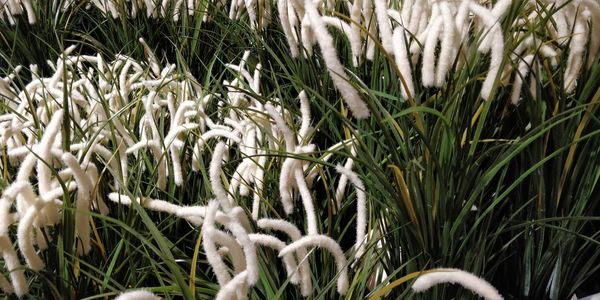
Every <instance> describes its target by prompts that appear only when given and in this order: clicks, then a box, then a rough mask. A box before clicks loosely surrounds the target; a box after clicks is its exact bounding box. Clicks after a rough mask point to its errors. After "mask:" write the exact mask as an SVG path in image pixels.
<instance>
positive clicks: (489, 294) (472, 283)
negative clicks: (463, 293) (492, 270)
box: [412, 269, 504, 300]
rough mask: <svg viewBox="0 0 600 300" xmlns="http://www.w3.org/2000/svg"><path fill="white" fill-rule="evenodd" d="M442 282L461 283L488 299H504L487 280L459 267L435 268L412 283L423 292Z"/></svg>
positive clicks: (416, 290) (418, 290) (414, 287)
mask: <svg viewBox="0 0 600 300" xmlns="http://www.w3.org/2000/svg"><path fill="white" fill-rule="evenodd" d="M442 283H453V284H460V285H461V286H463V287H465V288H467V289H469V290H471V291H473V292H474V293H476V294H477V295H479V296H481V297H483V298H484V299H486V300H502V299H504V298H503V297H502V296H501V295H500V294H499V293H498V290H496V288H494V287H493V286H492V285H491V284H489V283H488V282H487V281H485V280H483V279H481V278H479V277H477V276H475V275H473V274H471V273H468V272H465V271H463V270H459V269H434V270H431V272H427V273H425V274H422V275H420V276H419V277H418V278H417V280H415V282H414V283H413V285H412V289H413V290H414V291H415V292H423V291H426V290H428V289H429V288H431V287H432V286H434V285H437V284H442Z"/></svg>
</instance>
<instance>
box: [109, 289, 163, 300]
mask: <svg viewBox="0 0 600 300" xmlns="http://www.w3.org/2000/svg"><path fill="white" fill-rule="evenodd" d="M160 299H161V298H160V297H158V296H156V295H154V294H153V293H152V292H150V291H147V290H135V291H129V292H124V293H122V294H120V295H119V296H118V297H116V298H115V299H114V300H160Z"/></svg>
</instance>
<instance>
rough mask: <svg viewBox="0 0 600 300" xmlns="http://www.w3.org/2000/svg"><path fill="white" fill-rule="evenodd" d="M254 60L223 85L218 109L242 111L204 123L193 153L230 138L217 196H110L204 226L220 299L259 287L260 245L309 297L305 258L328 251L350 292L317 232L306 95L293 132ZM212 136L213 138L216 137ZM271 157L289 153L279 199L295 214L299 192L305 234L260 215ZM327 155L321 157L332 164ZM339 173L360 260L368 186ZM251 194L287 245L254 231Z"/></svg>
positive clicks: (340, 256)
mask: <svg viewBox="0 0 600 300" xmlns="http://www.w3.org/2000/svg"><path fill="white" fill-rule="evenodd" d="M248 56H249V52H246V53H245V54H244V57H243V59H242V62H241V63H240V64H239V65H232V64H230V65H228V67H229V68H230V69H232V70H234V71H235V72H236V73H237V75H238V77H237V78H236V79H234V80H233V81H231V82H229V81H226V82H225V86H228V87H229V91H228V92H227V94H226V95H224V97H223V98H224V100H223V102H226V103H222V104H221V103H220V105H221V106H225V105H227V106H228V107H231V108H236V109H229V111H228V113H227V111H225V110H220V111H219V112H220V115H219V117H218V119H219V120H221V121H222V123H223V124H226V125H223V124H219V123H217V122H214V123H213V121H210V120H209V119H207V120H206V122H207V124H209V127H210V128H211V129H210V130H209V131H206V132H205V133H204V134H202V136H203V137H201V138H199V139H198V144H196V146H195V150H194V153H195V154H196V153H199V151H201V148H202V146H203V145H204V144H205V143H206V139H208V138H210V137H217V136H218V137H219V138H221V139H222V140H224V141H221V142H219V143H218V144H217V145H216V147H215V148H214V149H213V151H212V159H211V162H210V165H209V175H210V181H211V187H212V191H213V193H214V195H215V199H214V200H211V201H210V202H209V203H208V205H207V206H178V205H174V204H172V203H169V202H166V201H164V200H158V199H149V198H143V199H140V198H136V199H135V200H132V199H131V198H130V197H128V196H126V195H123V194H119V193H111V194H110V195H109V199H110V200H112V201H114V202H117V203H121V204H124V205H131V204H132V202H133V201H135V202H137V203H139V204H140V205H142V206H143V207H145V208H147V209H151V210H154V211H159V212H165V213H169V214H172V215H175V216H178V217H180V218H184V219H186V220H187V221H189V222H190V223H192V224H195V225H202V234H203V236H202V240H203V247H204V250H205V253H206V255H207V260H208V262H209V264H210V265H211V266H212V268H213V271H214V272H215V274H216V276H217V280H218V282H219V285H220V286H221V290H220V292H219V294H218V295H217V299H246V297H247V293H248V288H250V287H252V286H253V285H255V284H256V283H257V280H258V262H257V253H256V251H257V248H258V247H268V248H272V249H274V250H275V251H278V252H279V256H280V257H281V258H282V262H283V264H284V265H285V268H286V271H287V273H288V275H289V278H290V282H291V283H292V284H295V285H299V286H300V289H301V292H302V294H303V295H305V296H308V295H309V294H310V292H311V290H312V283H311V278H310V274H311V271H310V266H309V264H308V262H307V261H306V256H307V254H308V250H307V247H311V246H316V247H322V248H325V249H326V250H328V251H329V252H331V253H332V255H333V257H334V258H335V261H336V265H337V268H338V271H339V273H340V274H339V277H338V292H339V293H340V294H344V293H345V292H346V291H347V289H348V285H349V282H348V275H347V259H346V256H345V254H344V252H343V251H342V249H341V248H340V246H339V245H338V244H337V243H336V242H335V240H333V239H332V238H330V237H328V236H326V235H323V234H320V233H319V231H318V227H317V216H316V211H315V207H314V199H313V196H312V193H311V191H310V185H311V183H312V180H313V179H314V176H315V174H316V173H317V171H318V170H317V167H316V166H313V167H310V166H309V164H308V163H307V161H305V160H302V159H301V157H302V156H306V155H310V154H311V153H312V152H314V150H315V145H314V144H310V136H311V127H310V122H311V116H310V108H309V100H308V97H307V95H306V93H304V92H301V93H300V95H299V98H300V107H301V113H302V118H301V125H300V129H299V131H298V133H294V131H293V130H292V129H291V128H290V127H289V126H288V124H287V122H286V119H288V117H289V113H287V111H286V110H285V109H283V108H282V107H281V106H280V105H277V106H274V104H276V102H275V103H267V104H264V105H263V104H262V103H261V102H259V101H258V100H256V98H257V97H256V96H258V95H260V89H259V87H260V84H259V83H260V72H259V70H260V65H258V66H257V68H256V69H255V71H254V73H253V75H251V72H250V71H248V70H247V69H246V63H245V61H246V59H247V58H248ZM274 100H277V99H274ZM211 132H214V133H213V134H210V133H211ZM280 139H283V145H281V146H279V144H280ZM199 144H200V146H198V145H199ZM233 147H236V148H237V150H238V153H239V156H241V157H242V160H241V162H240V163H239V164H238V165H237V167H236V168H235V171H234V173H233V175H232V176H231V177H230V178H228V180H226V181H225V182H226V183H227V184H225V183H224V182H223V179H224V177H223V176H224V172H223V168H222V167H223V161H224V160H227V157H229V155H228V152H229V150H230V149H232V148H233ZM334 147H336V148H339V147H341V146H339V145H335V146H334ZM269 152H271V153H286V157H285V158H284V159H283V161H282V162H281V171H280V174H279V193H280V201H281V203H282V206H283V208H284V211H285V213H286V214H291V213H292V212H293V211H294V209H295V208H294V193H295V192H296V191H297V193H298V194H299V197H300V199H301V200H302V206H303V209H304V213H305V216H306V223H307V234H306V235H304V236H303V235H302V233H301V230H300V229H299V228H298V227H297V226H296V225H294V224H292V223H290V222H288V221H286V220H283V219H272V218H268V217H261V213H260V211H259V208H260V202H261V201H269V198H272V197H270V196H269V195H265V194H263V192H262V188H263V184H264V177H263V176H264V172H265V164H266V162H267V158H268V156H267V155H268V154H269ZM329 157H330V156H329ZM329 157H325V158H323V159H324V160H328V159H329ZM198 167H201V166H198ZM337 170H338V172H339V173H340V174H341V177H342V178H341V180H340V184H339V187H338V191H339V192H338V195H339V197H343V192H344V187H345V186H346V184H347V181H348V180H349V181H350V182H351V183H353V184H354V186H355V188H356V195H357V200H358V201H357V205H358V207H357V209H358V214H359V216H358V223H357V232H356V235H357V240H356V247H355V248H356V249H355V250H356V257H357V258H358V257H360V256H361V255H362V253H363V252H364V249H363V248H364V246H363V243H364V242H365V241H364V240H365V233H366V226H367V225H366V222H367V211H366V193H365V191H364V189H365V187H364V184H363V183H362V181H361V180H360V179H359V178H358V176H357V175H356V174H355V173H354V172H353V171H352V170H351V164H350V165H348V164H347V165H346V166H345V167H342V166H338V167H337ZM225 178H226V177H225ZM344 178H345V179H344ZM252 185H253V186H252ZM226 186H228V188H226ZM250 193H253V195H252V196H253V204H252V214H251V215H252V220H253V221H255V222H256V223H255V224H256V227H258V228H259V229H262V230H265V231H280V232H283V233H285V234H286V235H287V236H288V237H289V242H286V241H282V240H280V239H278V238H276V237H275V236H273V235H269V234H267V233H255V232H253V231H252V228H253V227H252V226H251V223H252V221H250V219H249V218H248V217H247V216H246V214H245V212H244V210H243V209H242V207H240V206H239V204H238V200H237V199H238V197H237V195H239V196H249V195H250ZM226 255H228V256H229V257H230V260H231V261H232V264H233V274H231V273H230V272H229V271H228V269H227V266H226V264H225V262H224V258H223V257H224V256H226Z"/></svg>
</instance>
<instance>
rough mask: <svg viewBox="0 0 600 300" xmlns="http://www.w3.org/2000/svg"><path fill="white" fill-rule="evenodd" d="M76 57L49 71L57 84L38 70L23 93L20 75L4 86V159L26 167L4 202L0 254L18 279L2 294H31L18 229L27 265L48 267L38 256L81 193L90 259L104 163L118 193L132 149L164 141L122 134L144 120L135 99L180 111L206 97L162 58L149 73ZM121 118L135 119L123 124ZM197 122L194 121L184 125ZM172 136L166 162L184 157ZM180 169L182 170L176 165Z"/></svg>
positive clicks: (83, 239)
mask: <svg viewBox="0 0 600 300" xmlns="http://www.w3.org/2000/svg"><path fill="white" fill-rule="evenodd" d="M73 50H74V47H71V48H69V49H67V50H65V51H64V53H63V55H62V56H61V57H60V58H59V59H58V60H57V61H56V62H49V65H50V67H51V68H52V69H53V70H54V75H52V76H51V77H47V78H41V77H39V76H38V75H37V73H36V69H37V67H36V66H30V69H31V71H32V75H33V76H32V77H33V78H32V79H31V81H30V82H29V83H28V84H27V85H26V86H25V87H24V88H23V89H22V90H18V89H17V88H16V85H15V84H14V83H13V80H14V78H15V77H16V76H17V73H18V72H19V71H20V70H21V69H22V68H21V67H18V68H16V69H15V72H14V74H11V75H10V76H8V77H6V78H2V79H0V99H2V101H3V102H4V103H5V104H6V106H7V107H8V109H9V112H8V113H6V114H4V115H1V116H0V148H1V149H2V154H0V155H1V156H5V158H7V160H8V162H9V163H10V164H11V165H12V166H18V165H20V167H19V169H18V172H17V174H16V177H15V178H14V180H13V181H12V182H11V183H10V185H9V186H8V187H6V188H5V189H4V190H3V191H2V197H1V198H0V250H1V251H0V252H1V253H2V257H3V258H4V261H5V266H6V267H7V269H8V270H9V271H10V277H11V279H12V284H10V283H9V282H8V281H7V280H6V278H5V277H4V276H2V275H0V288H2V290H4V291H5V292H14V293H16V294H17V295H19V296H20V295H23V294H25V293H26V292H27V285H26V281H25V277H24V273H23V269H22V267H21V265H20V262H19V259H18V257H17V254H16V252H15V250H14V249H13V245H12V242H11V236H10V233H9V232H10V231H9V228H10V227H11V225H13V224H16V225H17V241H18V249H19V250H20V252H21V254H22V256H23V258H24V259H25V262H26V264H27V266H28V267H29V268H31V269H32V270H35V271H39V270H41V269H42V268H43V267H44V264H43V262H42V260H41V259H40V257H39V256H38V253H37V252H36V249H35V247H36V246H37V248H38V249H39V250H43V249H45V248H46V247H47V241H48V239H49V238H51V235H50V233H49V231H48V228H49V227H50V226H53V225H55V224H57V223H58V222H59V221H60V220H61V218H60V213H61V210H62V209H63V201H62V200H61V199H62V198H63V196H65V195H66V194H68V193H70V192H72V191H76V194H75V198H74V199H75V201H74V202H75V204H76V207H75V208H76V219H75V222H76V234H77V238H78V245H77V252H78V254H79V255H82V254H86V253H88V252H89V251H90V248H91V242H90V217H89V211H90V209H96V210H98V211H100V212H101V213H102V214H106V213H108V207H107V206H106V204H105V203H104V201H103V200H102V196H101V195H98V194H97V189H96V187H95V185H96V184H97V183H98V181H99V180H100V173H101V172H99V171H103V170H102V169H103V167H100V168H99V167H97V166H96V164H95V161H98V160H99V161H101V162H102V163H104V164H106V165H107V169H108V170H109V172H110V173H111V174H112V179H113V181H114V186H115V187H116V188H118V187H119V186H120V185H121V184H123V183H126V182H127V152H126V149H127V148H128V147H134V146H136V145H138V144H139V142H138V143H137V144H136V140H139V139H141V140H142V141H147V140H149V141H152V142H156V141H157V139H158V137H156V136H152V134H146V132H147V131H150V130H146V129H147V128H145V127H144V128H141V133H140V135H139V136H136V135H135V134H133V133H131V132H129V131H128V130H127V129H126V126H124V125H123V124H126V123H125V122H128V120H129V119H130V118H131V119H135V111H133V110H131V106H132V105H134V103H135V101H139V100H138V99H137V98H136V99H132V97H134V96H136V95H141V101H145V102H144V103H151V104H152V105H164V106H170V107H175V105H176V103H174V102H175V101H179V102H181V103H183V102H185V101H183V100H179V99H182V98H187V99H196V98H197V95H198V94H199V93H200V90H199V86H198V85H197V84H196V83H195V82H194V81H193V80H192V79H190V78H183V79H181V80H180V79H179V78H178V77H180V76H178V75H176V73H175V72H174V66H169V67H167V68H164V69H162V70H160V69H159V68H158V64H157V62H156V60H155V58H154V57H153V56H151V57H150V59H149V61H150V62H149V64H148V65H149V66H146V64H140V63H138V62H136V61H134V60H133V59H131V58H129V57H126V56H122V55H121V56H117V58H116V59H115V60H114V61H112V62H109V63H107V62H104V59H103V58H102V56H100V55H97V56H89V55H70V54H71V52H72V51H73ZM149 69H150V70H149ZM136 97H137V96H136ZM147 99H152V100H147ZM151 101H155V102H151ZM64 103H68V108H65V107H63V104H64ZM182 106H184V105H182ZM180 107H181V106H180ZM120 113H123V115H125V116H126V118H124V119H121V116H120V115H119V114H120ZM173 115H175V114H173ZM144 116H145V117H149V115H148V114H146V115H144ZM188 118H190V116H189V115H187V116H182V118H181V119H183V120H187V119H188ZM148 122H149V123H154V122H155V120H152V121H148ZM178 122H179V123H178ZM174 123H175V124H174V125H173V126H171V127H170V129H171V132H175V131H178V130H180V128H179V127H180V126H183V127H185V126H184V125H180V123H186V124H187V123H190V122H185V121H182V120H180V119H177V122H175V121H174ZM65 124H68V130H67V129H66V128H67V127H66V126H65ZM108 128H114V131H111V130H109V129H108ZM68 132H71V134H68ZM171 132H170V133H171ZM147 136H150V138H148V137H147ZM171 136H173V138H172V139H171V140H172V144H174V145H173V146H170V147H165V146H164V144H163V142H161V144H160V146H159V150H160V151H161V153H162V149H167V150H165V151H171V153H174V152H176V149H178V148H177V145H179V144H178V143H177V141H179V140H178V135H177V134H175V133H171ZM163 141H164V139H163ZM149 143H150V142H149ZM174 149H175V150H174ZM161 155H162V154H161ZM172 157H173V155H172ZM175 157H176V155H175ZM161 160H164V159H161ZM171 162H172V163H173V165H176V164H177V163H178V161H177V160H176V159H172V160H171ZM34 168H35V170H34ZM174 169H175V168H174ZM162 176H166V175H165V174H160V173H159V178H162ZM175 177H177V176H175ZM35 182H37V188H36V185H35Z"/></svg>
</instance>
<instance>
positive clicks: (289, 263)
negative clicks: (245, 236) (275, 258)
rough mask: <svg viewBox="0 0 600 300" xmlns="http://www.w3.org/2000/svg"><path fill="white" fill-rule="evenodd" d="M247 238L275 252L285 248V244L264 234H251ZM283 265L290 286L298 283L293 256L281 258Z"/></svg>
mask: <svg viewBox="0 0 600 300" xmlns="http://www.w3.org/2000/svg"><path fill="white" fill-rule="evenodd" d="M249 237H250V240H251V241H252V242H254V243H256V244H260V245H263V246H267V247H271V248H273V249H275V250H277V251H281V249H283V248H285V246H286V245H285V243H284V242H282V241H281V240H279V239H278V238H276V237H273V236H270V235H266V234H260V233H252V234H249ZM283 263H284V264H285V269H286V272H287V274H288V277H290V282H291V283H292V284H298V283H300V277H299V276H298V273H297V272H296V267H297V265H298V264H297V263H296V259H295V258H294V255H293V254H292V253H289V254H288V255H285V256H283Z"/></svg>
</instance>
